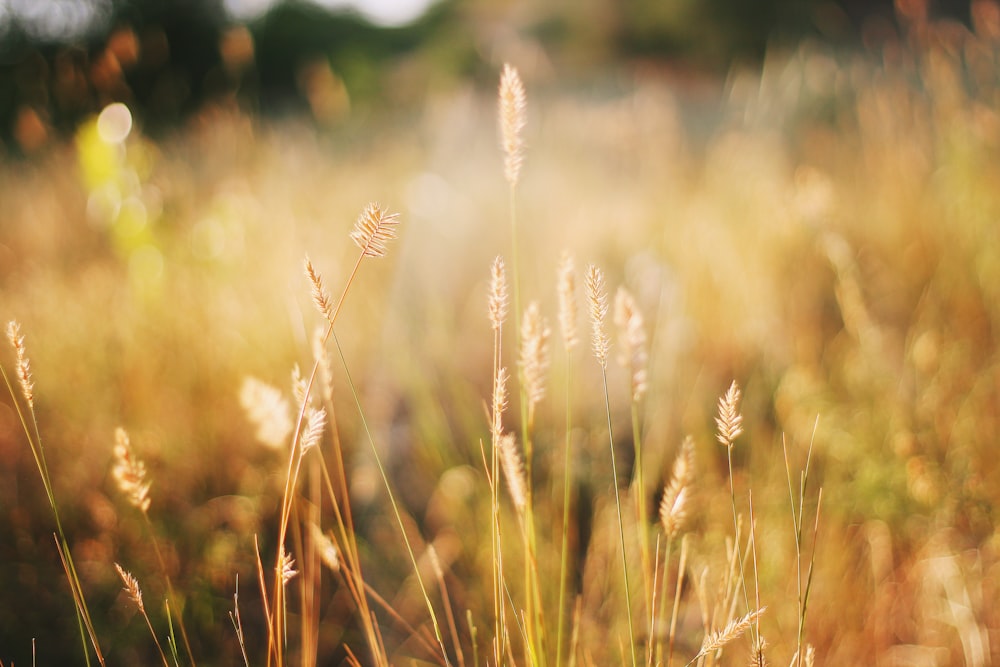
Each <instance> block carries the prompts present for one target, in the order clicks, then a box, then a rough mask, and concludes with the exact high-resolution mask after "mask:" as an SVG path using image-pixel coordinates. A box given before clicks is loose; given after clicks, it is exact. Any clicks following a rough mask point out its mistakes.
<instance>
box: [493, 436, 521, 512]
mask: <svg viewBox="0 0 1000 667" xmlns="http://www.w3.org/2000/svg"><path fill="white" fill-rule="evenodd" d="M497 446H498V447H499V448H500V462H501V464H502V465H503V472H504V475H505V476H506V477H507V488H508V489H510V498H511V500H512V501H513V502H514V507H515V508H517V511H518V512H523V511H524V508H525V507H526V506H527V504H528V494H527V486H526V483H525V479H524V461H523V460H522V459H521V453H520V452H518V451H517V439H516V438H514V434H513V433H505V434H504V435H503V436H502V437H501V438H500V441H499V442H498V443H497Z"/></svg>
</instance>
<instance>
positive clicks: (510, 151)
mask: <svg viewBox="0 0 1000 667" xmlns="http://www.w3.org/2000/svg"><path fill="white" fill-rule="evenodd" d="M499 97H500V137H501V142H502V145H503V153H504V165H503V173H504V178H506V179H507V182H508V183H510V185H511V186H514V185H517V179H518V177H519V176H520V173H521V162H522V161H523V159H524V139H523V137H522V134H523V131H524V126H525V125H526V124H527V108H528V104H527V96H526V95H525V93H524V84H522V83H521V77H520V75H518V73H517V70H516V69H514V68H513V67H511V66H510V65H507V64H505V65H504V66H503V73H502V74H501V75H500V95H499Z"/></svg>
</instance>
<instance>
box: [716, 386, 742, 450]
mask: <svg viewBox="0 0 1000 667" xmlns="http://www.w3.org/2000/svg"><path fill="white" fill-rule="evenodd" d="M740 396H741V394H740V388H739V386H737V384H736V380H733V383H732V384H731V385H729V389H728V391H726V395H725V396H723V397H722V398H720V399H719V416H718V417H716V418H715V424H716V426H718V429H719V431H718V434H717V436H716V437H717V438H718V440H719V442H721V443H722V444H723V445H725V446H726V447H732V446H733V441H734V440H736V438H738V437H739V435H740V434H741V433H743V415H741V414H740Z"/></svg>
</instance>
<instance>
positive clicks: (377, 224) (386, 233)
mask: <svg viewBox="0 0 1000 667" xmlns="http://www.w3.org/2000/svg"><path fill="white" fill-rule="evenodd" d="M398 224H399V214H398V213H389V212H387V211H386V210H385V209H383V208H382V207H381V206H379V205H378V203H377V202H372V203H370V204H368V205H367V206H366V207H365V210H364V211H362V212H361V215H360V216H359V217H358V220H357V222H356V223H354V230H353V231H352V232H351V240H353V241H354V242H355V243H356V244H357V245H358V247H359V248H361V251H362V256H363V257H384V256H385V251H386V244H387V243H388V242H389V241H392V240H393V239H395V238H396V226H397V225H398Z"/></svg>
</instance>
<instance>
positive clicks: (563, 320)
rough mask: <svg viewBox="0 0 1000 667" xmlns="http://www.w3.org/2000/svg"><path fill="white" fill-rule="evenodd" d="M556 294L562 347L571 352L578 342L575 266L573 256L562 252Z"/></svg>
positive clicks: (567, 252)
mask: <svg viewBox="0 0 1000 667" xmlns="http://www.w3.org/2000/svg"><path fill="white" fill-rule="evenodd" d="M557 294H558V297H559V332H560V333H561V334H562V339H563V345H565V346H566V349H567V350H572V349H573V348H574V347H576V345H577V343H579V342H580V339H579V337H578V336H577V333H576V328H577V327H576V320H577V307H576V266H575V264H574V261H573V255H572V254H570V252H569V251H564V252H563V255H562V260H561V261H560V262H559V280H558V289H557Z"/></svg>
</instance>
